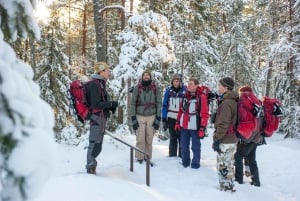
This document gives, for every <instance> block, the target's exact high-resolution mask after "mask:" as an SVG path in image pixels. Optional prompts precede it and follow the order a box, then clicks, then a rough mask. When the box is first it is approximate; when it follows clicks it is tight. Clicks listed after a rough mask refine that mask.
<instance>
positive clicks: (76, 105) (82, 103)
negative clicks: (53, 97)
mask: <svg viewBox="0 0 300 201" xmlns="http://www.w3.org/2000/svg"><path fill="white" fill-rule="evenodd" d="M95 81H96V79H92V80H90V81H88V82H81V81H80V80H74V81H72V82H71V83H70V88H69V89H68V97H69V100H70V107H71V108H72V111H73V114H74V115H75V116H76V117H77V119H78V120H79V121H80V122H82V123H84V121H85V120H89V119H90V116H91V113H92V111H91V110H90V109H89V104H88V102H87V99H86V86H87V85H88V84H90V83H91V82H95ZM99 83H100V82H99Z"/></svg>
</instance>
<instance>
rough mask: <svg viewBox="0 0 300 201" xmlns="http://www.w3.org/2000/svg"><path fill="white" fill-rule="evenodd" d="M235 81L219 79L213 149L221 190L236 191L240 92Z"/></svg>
mask: <svg viewBox="0 0 300 201" xmlns="http://www.w3.org/2000/svg"><path fill="white" fill-rule="evenodd" d="M233 88H234V81H233V79H232V78H230V77H224V78H222V79H221V80H220V81H219V86H218V91H219V94H220V97H219V103H218V109H217V113H216V118H215V125H214V127H215V131H214V136H213V145H212V147H213V149H214V151H216V152H217V171H218V176H219V183H220V190H224V191H226V190H230V191H232V192H234V191H235V188H234V181H233V180H234V152H235V149H236V143H237V141H238V139H237V137H236V134H235V128H234V126H235V123H236V120H237V101H238V93H236V92H235V91H233Z"/></svg>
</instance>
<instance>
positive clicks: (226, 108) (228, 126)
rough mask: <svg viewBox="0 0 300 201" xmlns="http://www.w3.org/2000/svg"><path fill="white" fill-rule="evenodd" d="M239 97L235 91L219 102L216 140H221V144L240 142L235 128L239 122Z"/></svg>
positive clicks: (228, 92) (226, 94)
mask: <svg viewBox="0 0 300 201" xmlns="http://www.w3.org/2000/svg"><path fill="white" fill-rule="evenodd" d="M238 97H239V96H238V94H237V93H236V92H235V91H227V92H225V93H224V94H223V98H222V99H221V100H220V102H219V105H218V109H217V113H216V119H215V125H214V127H215V132H214V138H215V139H218V140H220V143H224V144H232V143H236V142H237V141H238V139H237V137H236V133H235V128H234V127H235V124H236V121H237V101H238Z"/></svg>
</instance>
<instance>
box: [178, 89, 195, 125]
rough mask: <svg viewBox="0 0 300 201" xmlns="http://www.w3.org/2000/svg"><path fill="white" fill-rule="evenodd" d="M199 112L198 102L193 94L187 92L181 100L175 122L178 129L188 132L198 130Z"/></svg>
mask: <svg viewBox="0 0 300 201" xmlns="http://www.w3.org/2000/svg"><path fill="white" fill-rule="evenodd" d="M199 116H200V111H199V110H198V100H197V98H196V94H195V93H190V92H189V91H187V92H186V93H185V94H184V97H183V98H182V101H181V104H180V108H179V111H178V115H177V120H178V121H180V127H182V128H184V129H188V130H198V129H199V124H200V119H199Z"/></svg>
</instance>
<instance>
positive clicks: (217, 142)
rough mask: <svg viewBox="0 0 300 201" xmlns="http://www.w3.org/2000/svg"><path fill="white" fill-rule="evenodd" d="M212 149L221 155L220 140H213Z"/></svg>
mask: <svg viewBox="0 0 300 201" xmlns="http://www.w3.org/2000/svg"><path fill="white" fill-rule="evenodd" d="M212 148H213V150H214V151H216V152H218V153H221V149H220V140H218V139H217V138H216V137H214V138H213V144H212Z"/></svg>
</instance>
